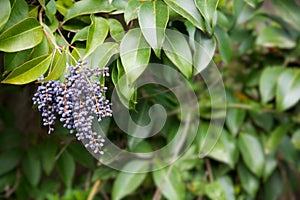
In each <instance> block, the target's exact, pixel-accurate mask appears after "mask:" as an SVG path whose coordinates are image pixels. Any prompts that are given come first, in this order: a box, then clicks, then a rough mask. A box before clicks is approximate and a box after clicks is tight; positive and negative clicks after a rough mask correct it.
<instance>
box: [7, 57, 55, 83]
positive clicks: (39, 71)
mask: <svg viewBox="0 0 300 200" xmlns="http://www.w3.org/2000/svg"><path fill="white" fill-rule="evenodd" d="M50 62H51V55H45V56H40V57H37V58H34V59H32V60H30V61H27V62H25V63H24V64H23V65H21V66H20V67H18V68H16V69H14V70H13V71H12V72H11V73H10V74H9V75H8V76H7V77H6V78H5V79H4V80H3V81H2V83H10V84H16V85H22V84H26V83H30V82H32V81H35V80H37V79H38V78H39V77H40V76H41V75H43V74H44V73H45V72H46V71H47V69H48V67H49V65H50Z"/></svg>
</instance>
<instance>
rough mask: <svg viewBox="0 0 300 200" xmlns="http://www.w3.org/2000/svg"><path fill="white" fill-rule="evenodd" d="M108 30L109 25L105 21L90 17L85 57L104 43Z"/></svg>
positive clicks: (100, 18)
mask: <svg viewBox="0 0 300 200" xmlns="http://www.w3.org/2000/svg"><path fill="white" fill-rule="evenodd" d="M108 30H109V25H108V22H107V20H106V19H104V18H102V17H94V16H92V24H91V26H90V28H89V31H88V38H87V43H86V54H85V56H88V55H89V54H91V53H93V51H94V50H95V49H96V48H97V47H98V46H99V45H100V44H102V43H103V42H104V40H105V38H106V36H107V34H108Z"/></svg>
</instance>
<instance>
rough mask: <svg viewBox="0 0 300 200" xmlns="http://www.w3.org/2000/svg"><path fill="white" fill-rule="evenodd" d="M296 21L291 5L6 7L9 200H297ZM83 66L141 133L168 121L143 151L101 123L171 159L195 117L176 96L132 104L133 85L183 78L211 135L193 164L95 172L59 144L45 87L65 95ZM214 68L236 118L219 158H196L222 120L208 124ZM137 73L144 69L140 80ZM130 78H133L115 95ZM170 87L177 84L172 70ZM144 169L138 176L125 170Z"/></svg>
mask: <svg viewBox="0 0 300 200" xmlns="http://www.w3.org/2000/svg"><path fill="white" fill-rule="evenodd" d="M299 10H300V5H299V3H298V2H296V1H294V0H266V1H263V0H232V1H226V0H156V1H151V0H81V1H75V0H27V1H25V0H1V1H0V61H1V62H0V63H1V68H0V71H1V75H0V78H1V85H0V88H1V90H0V94H1V96H0V150H1V151H0V152H1V153H0V163H1V165H0V191H1V194H0V195H1V198H6V199H49V200H55V199H78V200H79V199H123V198H125V199H126V198H127V199H151V198H153V199H164V198H166V199H172V200H173V199H218V200H222V199H230V200H231V199H240V200H241V199H266V200H272V199H295V198H297V197H299V196H300V194H299V191H298V188H299V187H300V174H299V170H300V162H299V150H300V126H299V123H300V115H299V113H298V111H299V108H300V107H299V105H300V104H298V101H299V99H300V70H299V68H298V67H299V66H300V26H299V24H300V12H299ZM149 30H150V31H149ZM172 30H173V31H176V33H182V34H184V35H186V36H187V38H185V37H184V36H182V35H181V34H177V35H176V34H175V36H174V32H172ZM153 38H154V39H153ZM170 49H171V50H170ZM168 50H170V51H168ZM174 52H175V53H174ZM176 53H178V54H176ZM180 55H181V56H180ZM182 55H183V56H182ZM78 60H83V61H87V63H88V67H90V68H93V67H95V66H97V68H96V69H103V68H104V67H108V69H109V72H110V74H111V76H110V77H111V78H110V77H106V79H105V80H103V79H98V80H96V79H97V78H96V79H95V78H94V79H93V81H95V82H96V85H97V84H98V85H99V84H100V82H101V85H102V86H103V88H104V85H105V89H103V88H102V89H103V90H105V91H96V92H94V93H95V94H97V95H99V96H101V95H102V94H103V92H106V89H107V93H108V94H106V97H107V98H108V99H109V98H110V97H111V94H112V93H113V92H112V91H113V89H114V88H116V91H117V95H118V96H119V97H120V99H121V102H122V103H123V104H124V105H125V106H126V107H128V109H129V110H130V113H131V115H132V118H133V119H134V120H135V121H136V122H139V123H140V124H147V123H149V116H147V112H148V111H149V108H150V107H151V106H152V105H154V104H157V103H160V104H162V105H163V106H164V108H165V110H166V111H167V115H168V118H167V121H166V124H165V126H164V127H163V129H162V130H161V131H160V133H159V134H158V135H156V136H155V137H152V138H150V139H145V140H141V139H137V138H135V137H132V136H128V135H126V134H125V133H124V132H123V131H122V130H121V129H120V127H118V125H117V123H115V122H114V121H113V120H109V119H108V120H107V121H105V120H103V121H105V123H103V124H102V126H104V127H105V129H107V137H108V138H109V139H110V141H112V142H114V143H115V144H116V145H118V146H119V147H120V148H123V149H127V150H128V151H131V152H151V151H153V150H156V149H160V148H162V147H164V146H165V145H166V144H168V143H169V142H170V141H172V139H173V138H174V137H175V136H174V135H175V134H176V132H177V129H178V126H179V123H180V122H181V120H183V119H182V118H184V117H182V115H183V114H182V113H180V112H179V111H178V110H179V106H180V105H179V103H180V102H178V101H177V100H176V98H175V97H174V94H172V93H171V92H169V91H166V88H164V87H160V86H157V85H151V84H150V85H145V86H143V87H141V88H139V89H138V90H137V91H132V90H131V89H132V88H128V85H131V84H134V83H135V81H136V80H137V79H138V78H139V77H140V76H141V74H142V73H143V71H144V70H146V68H147V64H148V63H161V64H166V65H168V66H171V67H172V68H173V69H176V70H178V72H180V73H181V74H182V75H183V76H184V77H186V79H187V81H188V82H189V84H190V87H191V88H192V89H193V91H194V92H195V94H196V95H197V97H198V103H199V105H200V108H201V109H200V111H199V112H200V124H201V125H200V128H199V129H197V128H198V127H192V128H195V129H194V132H195V131H196V132H197V136H196V138H195V140H194V141H193V142H192V145H191V146H190V147H189V148H188V150H187V151H186V152H185V153H184V155H183V156H182V157H181V158H180V159H179V160H177V161H176V162H175V163H174V164H172V165H169V166H167V167H166V168H162V169H160V170H156V171H153V172H148V173H138V174H134V173H126V172H122V171H118V170H115V169H112V168H110V167H107V166H105V165H103V164H101V163H100V162H97V160H96V159H94V157H93V156H92V155H91V154H90V153H89V152H88V151H87V150H86V149H85V147H84V145H82V144H81V143H80V142H78V141H77V140H76V137H75V135H71V134H69V130H68V129H65V128H64V127H63V126H64V125H63V123H60V121H59V120H56V124H55V129H54V131H53V134H51V135H48V134H47V133H48V130H47V128H42V126H41V125H42V123H43V122H42V119H41V117H40V116H39V114H38V113H37V111H35V109H34V108H32V101H31V98H32V96H33V94H34V92H35V91H36V89H37V88H38V84H36V83H35V82H37V80H38V79H39V81H41V82H44V83H39V84H42V85H43V84H47V82H45V81H50V83H51V84H54V85H55V84H56V86H57V85H60V84H62V83H63V82H64V77H65V76H66V77H68V73H69V72H70V71H69V69H68V68H67V66H76V63H77V62H78ZM211 61H214V62H215V63H216V66H217V67H218V69H219V71H220V73H221V74H222V78H223V81H224V85H225V89H226V97H227V101H223V102H221V103H219V104H218V105H217V106H218V108H219V109H220V110H222V109H224V108H227V114H226V120H225V125H224V129H223V130H222V134H221V135H220V137H219V140H218V141H217V143H216V145H215V146H214V148H213V149H212V151H210V152H209V153H208V155H207V156H205V157H204V158H203V157H201V158H199V153H200V150H201V149H202V147H201V145H202V139H203V138H202V136H203V135H205V133H206V130H207V129H208V128H209V125H210V124H209V122H210V121H209V120H210V119H211V118H212V119H218V118H219V117H220V116H218V113H215V114H216V115H213V114H212V112H211V98H212V97H210V96H209V95H208V93H207V92H205V91H206V88H205V85H204V84H203V79H202V78H201V73H200V72H203V70H204V69H206V68H207V67H208V65H209V63H212V62H211ZM66 63H68V64H66ZM137 65H140V66H142V69H141V70H140V71H138V72H137V73H130V72H131V70H133V69H136V66H137ZM71 71H72V70H71ZM92 72H93V71H92ZM73 73H75V74H76V73H78V74H79V73H80V72H78V71H76V70H75V71H73ZM93 73H94V72H93ZM124 74H125V75H127V76H128V79H126V81H125V83H122V84H118V82H119V81H121V80H122V76H123V75H124ZM161 74H162V75H163V76H165V78H166V79H168V78H169V79H170V78H173V77H170V76H169V74H168V73H164V71H163V70H162V72H161ZM81 75H82V76H85V74H84V73H82V74H81ZM94 75H95V74H94ZM41 76H44V77H45V78H44V79H43V78H40V77H41ZM41 79H42V80H41ZM83 79H84V80H85V79H86V77H83V78H82V79H79V81H80V80H83ZM51 80H52V82H51ZM56 80H60V81H56ZM76 80H77V81H78V79H76ZM93 81H92V82H93ZM48 83H49V82H48ZM25 84H26V85H25ZM13 85H22V86H13ZM56 86H55V87H56ZM102 86H101V87H102ZM51 87H52V86H51ZM59 87H60V86H59ZM106 87H107V88H106ZM40 89H43V88H40ZM88 89H90V90H91V91H94V90H97V87H88V86H87V90H88ZM100 90H101V89H100ZM74 93H76V94H77V92H76V91H72V92H71V94H74ZM42 100H43V99H42ZM87 100H88V99H87ZM39 101H40V100H39ZM127 101H129V104H127V103H126V102H127ZM58 102H59V101H58ZM36 103H38V102H36ZM91 108H92V106H91ZM197 112H198V111H197ZM60 114H62V113H60ZM118 114H120V113H113V115H118ZM96 115H97V113H96ZM43 117H45V115H44V116H43ZM46 117H48V116H46ZM56 117H57V116H56ZM150 117H151V116H150ZM54 118H55V116H52V115H51V116H50V120H53V119H54ZM51 122H52V121H51ZM62 122H64V120H62ZM47 123H48V122H47V119H46V124H47ZM65 126H67V125H65ZM212 126H214V125H212ZM215 128H216V129H218V128H223V127H215ZM127 130H128V131H129V132H134V134H135V135H138V134H143V133H142V132H140V130H136V129H132V128H130V127H128V129H127ZM51 131H52V126H51ZM134 134H133V135H134ZM79 136H80V133H79ZM99 139H101V138H99ZM104 145H105V143H104ZM174 148H176V147H174ZM105 153H106V152H105ZM142 167H143V166H140V165H139V164H137V163H128V165H126V166H124V170H125V171H128V170H127V169H128V168H142Z"/></svg>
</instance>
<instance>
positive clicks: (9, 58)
mask: <svg viewBox="0 0 300 200" xmlns="http://www.w3.org/2000/svg"><path fill="white" fill-rule="evenodd" d="M31 52H32V50H31V49H26V50H23V51H19V52H15V53H6V54H4V70H5V71H4V73H5V74H6V73H7V72H9V71H11V70H13V69H15V68H16V67H18V66H19V65H21V64H23V63H24V62H26V61H27V60H28V58H29V55H30V53H31Z"/></svg>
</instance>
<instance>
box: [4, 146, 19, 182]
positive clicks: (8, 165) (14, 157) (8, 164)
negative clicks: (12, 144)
mask: <svg viewBox="0 0 300 200" xmlns="http://www.w3.org/2000/svg"><path fill="white" fill-rule="evenodd" d="M20 158H21V152H20V151H19V150H17V149H13V150H9V151H6V152H3V153H1V154H0V163H1V165H0V176H2V175H3V174H5V173H7V172H9V171H11V170H12V169H14V168H15V167H16V166H17V165H18V164H19V162H20Z"/></svg>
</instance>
